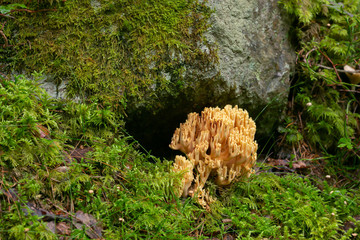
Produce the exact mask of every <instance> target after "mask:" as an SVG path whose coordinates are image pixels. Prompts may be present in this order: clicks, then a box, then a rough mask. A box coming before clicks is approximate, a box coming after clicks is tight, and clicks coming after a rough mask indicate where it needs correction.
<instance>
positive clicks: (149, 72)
mask: <svg viewBox="0 0 360 240" xmlns="http://www.w3.org/2000/svg"><path fill="white" fill-rule="evenodd" d="M19 2H24V1H19ZM29 8H31V9H34V10H39V9H41V8H47V9H54V8H55V9H56V11H44V12H36V13H28V12H14V13H13V16H14V17H15V19H10V20H9V21H8V23H7V24H6V26H5V33H6V35H7V36H8V37H9V44H10V45H13V47H11V48H7V49H1V51H2V53H4V55H3V56H5V59H0V62H6V63H7V70H8V71H12V70H16V71H23V70H25V71H26V72H28V71H34V70H36V71H43V73H45V74H48V75H51V76H52V77H53V81H54V82H56V83H60V82H62V81H66V82H67V83H68V85H67V93H68V95H69V96H70V97H74V96H80V97H81V98H85V97H86V98H87V99H90V100H93V99H100V100H101V101H106V102H112V104H114V103H118V104H119V105H121V103H120V102H119V101H120V100H121V99H123V98H125V96H126V97H128V98H129V97H136V98H138V99H141V98H142V97H143V96H144V95H146V94H155V93H154V91H153V90H154V89H156V90H157V91H158V92H161V91H170V88H171V86H174V85H179V84H180V85H181V83H182V79H183V72H184V70H185V67H186V66H187V65H194V64H196V63H197V64H199V66H202V67H206V64H208V63H209V62H213V61H216V57H215V55H214V54H206V53H204V52H202V51H200V50H199V47H200V46H201V45H202V44H203V45H206V44H207V43H206V41H205V40H204V39H203V37H202V33H203V32H204V31H205V30H206V29H207V27H208V18H209V16H210V14H211V10H210V9H209V8H208V7H206V6H205V2H202V3H199V2H198V1H196V0H191V1H187V0H176V1H173V0H162V1H151V0H131V1H128V0H122V1H114V0H99V1H90V0H81V1H63V2H62V1H59V2H56V3H55V2H54V3H53V4H51V3H50V2H47V1H45V3H44V2H40V3H36V1H35V2H32V3H30V5H29ZM1 41H3V39H0V44H2V43H3V42H1ZM149 90H150V91H149Z"/></svg>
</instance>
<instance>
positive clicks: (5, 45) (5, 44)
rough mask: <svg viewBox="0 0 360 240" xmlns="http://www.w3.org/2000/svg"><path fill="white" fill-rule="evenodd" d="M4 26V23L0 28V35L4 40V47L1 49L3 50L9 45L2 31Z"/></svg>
mask: <svg viewBox="0 0 360 240" xmlns="http://www.w3.org/2000/svg"><path fill="white" fill-rule="evenodd" d="M5 24H6V21H5V22H4V23H3V24H2V27H1V30H0V34H1V36H2V37H3V38H4V39H5V43H4V45H3V47H4V48H5V47H7V46H8V45H9V44H8V43H9V41H8V39H7V37H6V35H5V33H4V32H3V30H4V27H5Z"/></svg>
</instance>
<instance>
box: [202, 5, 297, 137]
mask: <svg viewBox="0 0 360 240" xmlns="http://www.w3.org/2000/svg"><path fill="white" fill-rule="evenodd" d="M209 4H210V5H211V6H212V7H213V8H214V9H215V13H214V14H213V18H212V27H211V29H210V31H209V32H208V33H207V39H208V40H209V41H213V42H216V43H217V44H218V55H219V66H218V70H219V71H220V72H221V76H222V78H223V79H224V81H225V84H226V85H227V86H229V87H235V92H234V98H235V99H236V104H238V105H239V106H247V109H248V110H249V111H250V112H251V113H252V114H251V116H252V117H253V118H256V117H257V115H258V114H260V112H261V110H262V108H265V107H267V108H269V109H272V110H271V112H270V114H268V115H267V112H269V109H268V110H266V109H265V111H263V112H262V114H265V115H267V116H261V115H259V120H262V121H260V122H258V124H257V125H258V132H259V133H264V134H266V133H269V131H270V130H271V128H272V126H273V125H274V124H275V123H276V122H277V121H278V119H279V116H281V112H282V111H283V109H284V108H285V105H286V102H287V96H288V92H289V87H290V83H289V78H290V74H291V70H292V68H293V67H294V63H295V57H296V56H295V53H294V50H293V49H292V48H291V46H290V43H289V41H288V39H287V35H288V28H289V26H288V25H287V24H286V22H285V20H284V18H283V17H282V14H281V12H280V9H279V7H278V4H277V1H276V0H270V1H269V0H255V1H247V0H223V1H217V0H210V1H209ZM259 107H260V108H259ZM265 126H266V127H265Z"/></svg>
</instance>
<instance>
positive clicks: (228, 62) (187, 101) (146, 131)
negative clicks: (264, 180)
mask: <svg viewBox="0 0 360 240" xmlns="http://www.w3.org/2000/svg"><path fill="white" fill-rule="evenodd" d="M208 4H209V6H211V7H212V8H213V9H214V10H215V12H214V13H213V15H212V18H211V25H212V26H211V28H210V29H209V31H208V32H207V33H206V38H207V40H208V41H209V42H210V43H215V44H217V48H218V57H219V63H218V65H216V66H213V67H212V68H206V71H204V70H203V69H202V70H199V69H194V68H192V67H191V66H187V73H186V74H187V76H186V77H185V81H186V82H185V84H184V88H182V89H179V90H178V91H179V92H178V95H177V96H160V97H159V99H160V101H161V104H156V103H155V104H153V103H151V104H152V105H153V106H155V107H153V108H152V110H154V109H155V108H156V107H157V106H159V105H160V106H162V107H161V109H160V110H159V109H157V111H155V113H154V112H151V110H150V111H149V110H148V109H145V108H143V109H141V107H139V106H137V107H135V108H134V109H136V110H135V111H134V114H132V113H131V112H130V113H129V116H130V121H129V124H128V127H129V130H130V132H131V134H132V135H134V136H135V138H136V139H139V140H141V141H140V142H141V143H142V144H143V145H144V146H145V147H147V148H148V149H152V150H154V153H155V154H156V152H157V151H156V146H154V143H155V144H156V143H159V144H160V145H161V144H163V143H162V142H166V139H168V140H167V141H168V142H169V141H170V139H171V136H172V133H173V131H174V130H175V128H176V127H178V126H179V124H180V123H181V122H184V121H185V119H186V114H187V113H189V112H194V111H196V112H200V111H201V110H202V109H203V108H204V107H207V106H219V107H223V106H225V105H226V104H232V105H238V106H239V107H241V108H243V109H246V110H248V112H249V113H250V116H251V117H252V118H253V119H255V121H256V124H257V137H256V138H257V139H258V141H259V140H260V142H261V141H263V142H266V141H267V139H268V138H269V136H270V135H271V133H272V132H273V131H274V129H276V126H277V124H278V123H279V121H280V120H281V119H282V118H283V116H284V110H285V107H286V104H287V97H288V93H289V88H290V82H289V78H290V74H291V72H292V70H293V68H294V65H295V58H296V55H295V51H294V50H293V49H292V47H291V44H290V41H289V39H288V32H289V27H290V26H289V22H287V18H286V16H284V15H283V14H282V12H281V10H280V8H279V6H278V4H277V0H253V1H248V0H221V1H220V0H209V1H208ZM199 45H200V49H201V50H202V51H203V52H208V51H209V49H208V47H207V46H205V44H203V45H204V46H202V44H201V43H199ZM158 96H159V95H158ZM150 102H151V101H150ZM150 102H149V104H150ZM164 105H165V106H164ZM151 119H154V121H153V120H151ZM139 123H141V124H139ZM154 136H156V141H154ZM165 147H167V145H166V146H165ZM163 149H165V148H162V147H159V151H158V152H163V151H164V150H163Z"/></svg>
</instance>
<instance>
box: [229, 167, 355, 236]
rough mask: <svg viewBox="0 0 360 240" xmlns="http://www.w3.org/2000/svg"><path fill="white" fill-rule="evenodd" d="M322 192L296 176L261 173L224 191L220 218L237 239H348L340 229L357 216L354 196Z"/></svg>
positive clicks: (328, 190) (347, 234)
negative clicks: (225, 217)
mask: <svg viewBox="0 0 360 240" xmlns="http://www.w3.org/2000/svg"><path fill="white" fill-rule="evenodd" d="M324 186H325V188H324V190H323V191H321V190H319V189H318V188H316V187H315V186H313V185H312V183H311V182H310V181H309V180H308V179H306V178H303V177H301V176H298V175H287V176H285V177H277V176H275V175H273V174H268V173H262V174H260V175H257V176H254V177H252V178H250V179H249V180H248V181H247V182H239V183H236V184H234V186H232V187H231V189H229V190H228V191H226V197H225V199H227V204H226V205H225V207H226V208H224V210H223V213H224V214H226V215H228V216H229V217H230V218H231V219H232V222H233V223H234V226H233V227H232V229H233V231H234V232H236V233H237V234H238V238H241V239H263V238H277V239H340V238H341V237H343V239H347V238H349V237H350V236H351V233H352V231H351V232H350V231H349V232H346V233H345V232H344V231H342V230H339V227H340V226H341V224H342V223H344V222H345V221H347V220H348V219H349V217H350V218H351V216H352V217H354V216H355V215H357V214H359V208H358V206H359V202H358V201H357V200H356V201H354V199H356V197H357V196H358V194H359V192H357V193H356V192H355V193H354V192H352V191H346V190H337V189H334V188H332V187H330V186H329V185H328V184H327V183H326V182H324ZM354 231H355V232H356V231H357V230H356V229H354Z"/></svg>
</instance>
